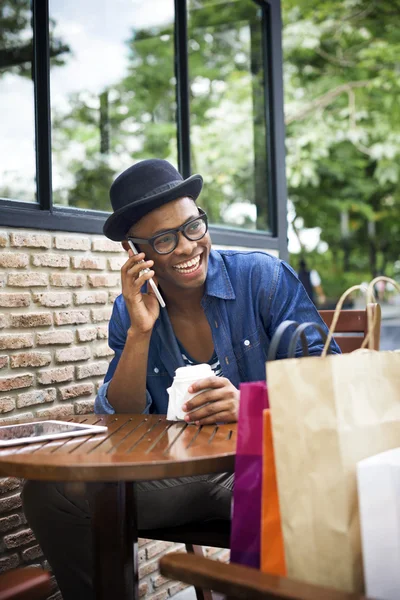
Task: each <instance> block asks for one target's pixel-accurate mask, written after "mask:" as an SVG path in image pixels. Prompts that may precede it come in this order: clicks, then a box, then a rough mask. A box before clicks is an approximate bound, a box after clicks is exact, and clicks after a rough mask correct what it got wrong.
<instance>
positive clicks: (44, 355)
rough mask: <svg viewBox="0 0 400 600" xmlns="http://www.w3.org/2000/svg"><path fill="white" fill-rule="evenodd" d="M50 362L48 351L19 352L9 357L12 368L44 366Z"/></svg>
mask: <svg viewBox="0 0 400 600" xmlns="http://www.w3.org/2000/svg"><path fill="white" fill-rule="evenodd" d="M50 363H51V354H50V353H49V352H20V353H19V354H13V356H11V358H10V365H11V368H12V369H16V368H18V367H46V366H47V365H49V364H50Z"/></svg>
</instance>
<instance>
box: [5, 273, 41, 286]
mask: <svg viewBox="0 0 400 600" xmlns="http://www.w3.org/2000/svg"><path fill="white" fill-rule="evenodd" d="M7 283H8V285H9V286H10V287H29V288H32V287H44V286H47V285H49V277H48V275H47V273H33V272H29V273H9V275H8V278H7Z"/></svg>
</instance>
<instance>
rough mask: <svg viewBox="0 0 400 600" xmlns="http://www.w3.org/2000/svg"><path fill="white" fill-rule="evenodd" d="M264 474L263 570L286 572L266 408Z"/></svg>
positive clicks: (277, 572)
mask: <svg viewBox="0 0 400 600" xmlns="http://www.w3.org/2000/svg"><path fill="white" fill-rule="evenodd" d="M263 421H264V422H263V425H264V428H263V462H262V464H263V474H262V497H261V571H263V572H264V573H269V574H270V575H281V576H284V575H286V563H285V548H284V543H283V535H282V524H281V514H280V510H279V497H278V484H277V481H276V469H275V458H274V446H273V442H272V428H271V411H270V410H269V409H267V410H264V411H263Z"/></svg>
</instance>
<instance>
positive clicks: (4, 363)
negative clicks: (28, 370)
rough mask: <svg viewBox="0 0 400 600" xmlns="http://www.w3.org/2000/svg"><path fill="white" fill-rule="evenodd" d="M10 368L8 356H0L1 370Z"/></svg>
mask: <svg viewBox="0 0 400 600" xmlns="http://www.w3.org/2000/svg"><path fill="white" fill-rule="evenodd" d="M4 367H8V356H0V369H4Z"/></svg>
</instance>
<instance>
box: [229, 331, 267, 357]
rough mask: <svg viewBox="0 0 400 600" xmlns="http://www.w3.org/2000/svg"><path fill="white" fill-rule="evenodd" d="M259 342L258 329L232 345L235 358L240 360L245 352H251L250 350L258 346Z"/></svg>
mask: <svg viewBox="0 0 400 600" xmlns="http://www.w3.org/2000/svg"><path fill="white" fill-rule="evenodd" d="M260 344H261V339H260V335H259V333H258V331H254V332H253V333H250V334H248V335H246V336H245V337H244V338H242V339H241V340H240V341H239V342H236V343H235V344H234V345H233V352H234V354H235V356H236V360H240V359H241V358H243V356H245V355H246V354H249V353H252V351H253V350H254V349H255V348H258V347H259V346H260Z"/></svg>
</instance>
